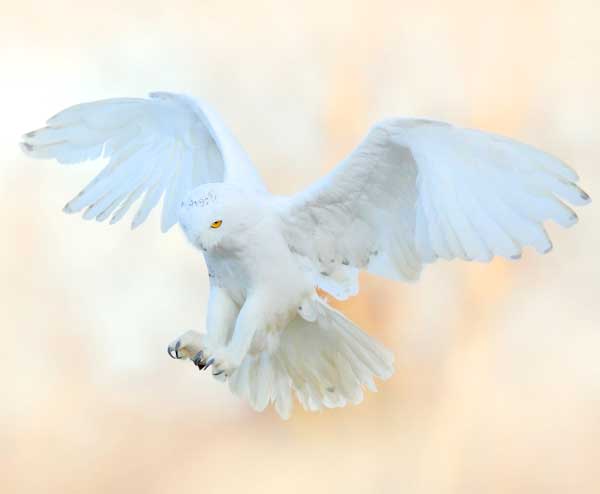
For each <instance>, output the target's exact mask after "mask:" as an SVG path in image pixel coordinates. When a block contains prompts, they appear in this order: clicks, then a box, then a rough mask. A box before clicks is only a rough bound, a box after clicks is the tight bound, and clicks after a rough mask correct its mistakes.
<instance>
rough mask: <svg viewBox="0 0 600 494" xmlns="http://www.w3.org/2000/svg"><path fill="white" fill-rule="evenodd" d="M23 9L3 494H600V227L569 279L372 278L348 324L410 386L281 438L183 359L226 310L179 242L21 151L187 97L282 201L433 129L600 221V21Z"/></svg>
mask: <svg viewBox="0 0 600 494" xmlns="http://www.w3.org/2000/svg"><path fill="white" fill-rule="evenodd" d="M0 3H1V5H0V7H1V9H2V10H1V11H2V14H1V15H2V17H1V18H0V60H1V61H2V76H1V78H0V81H1V83H0V84H1V86H0V87H1V88H2V118H0V127H1V129H0V158H1V163H2V165H1V166H0V180H1V183H0V193H1V196H2V203H3V207H2V208H1V210H0V217H1V223H2V225H3V231H4V235H3V238H2V242H0V280H1V281H0V295H1V302H0V307H1V312H0V336H1V342H2V346H1V350H0V351H1V354H2V357H1V360H0V371H1V372H0V385H1V387H2V402H1V403H0V490H1V491H2V492H3V493H30V492H31V493H33V492H35V493H40V492H44V493H46V492H47V493H54V492H56V493H63V494H64V493H82V492H85V493H107V492H109V493H120V492H144V493H157V494H163V493H170V492H179V491H190V492H206V493H213V492H216V493H227V492H247V493H268V492H286V493H287V492H289V493H303V494H305V493H307V492H308V493H317V492H318V493H320V492H344V493H400V492H402V493H411V494H412V493H419V494H420V493H436V494H437V493H439V494H446V493H482V492H485V493H513V492H515V493H529V494H530V493H566V492H569V493H570V492H577V493H591V492H600V468H599V465H600V358H599V357H600V324H599V323H600V307H599V300H598V295H599V293H600V292H599V289H600V281H599V279H600V262H599V261H598V252H599V247H600V232H599V229H598V221H599V215H600V213H599V210H598V206H597V202H596V203H593V204H592V205H591V206H589V207H587V208H585V209H582V210H580V211H579V213H580V217H581V222H580V224H579V225H578V226H577V227H575V228H574V229H572V230H570V231H563V230H559V229H558V228H554V227H550V231H551V234H552V237H553V240H554V243H555V249H554V251H553V252H552V253H551V254H550V255H547V256H543V257H542V256H537V255H534V254H533V253H532V252H530V251H528V252H527V253H526V255H525V256H524V259H523V260H522V261H521V262H518V263H510V262H506V261H503V260H496V261H494V262H493V263H491V264H490V265H467V264H459V263H445V264H444V263H441V264H438V265H435V266H432V267H430V268H429V269H428V270H427V271H426V273H425V274H424V276H423V279H422V281H421V282H420V283H419V284H417V285H400V284H395V283H391V282H385V281H382V280H380V279H375V278H374V277H370V276H364V277H363V279H362V286H363V291H362V292H361V293H360V295H359V296H358V297H356V298H355V299H353V300H351V301H349V302H346V303H344V304H342V305H341V307H342V308H343V310H344V311H345V312H346V313H347V314H348V315H349V316H350V317H352V318H353V319H354V320H355V321H357V322H358V323H359V324H360V325H361V326H363V327H364V328H366V329H367V330H368V331H369V332H371V333H372V334H375V335H377V337H378V338H380V339H381V340H382V341H384V342H385V343H386V345H387V346H389V347H390V348H392V349H393V350H394V352H395V354H396V357H397V372H396V375H395V376H394V377H393V378H392V379H391V380H390V381H388V382H386V383H383V384H382V385H381V387H380V392H379V393H377V394H369V395H368V396H367V397H366V399H365V402H364V403H363V404H361V405H360V406H358V407H351V408H346V409H343V410H329V411H326V412H324V413H321V414H315V415H310V414H308V413H305V412H303V411H301V410H299V409H298V408H297V409H296V413H295V414H294V415H293V417H292V419H291V420H290V421H288V422H283V421H281V420H280V419H279V418H278V417H277V416H276V415H275V414H274V413H273V412H272V411H270V410H269V411H268V412H266V413H263V414H256V413H254V412H252V411H251V410H249V409H248V407H247V406H246V404H245V403H243V402H241V401H238V400H237V399H236V398H234V397H233V396H231V395H230V393H229V391H228V390H227V389H226V388H225V387H224V386H222V385H220V384H219V383H216V382H213V380H212V379H210V378H209V376H207V375H201V374H199V373H198V372H197V371H195V369H194V368H193V366H191V365H189V364H184V363H180V362H174V361H172V360H171V359H169V358H168V356H167V354H166V351H165V348H166V345H167V343H168V342H169V341H171V340H172V339H173V338H174V337H176V336H178V335H179V334H180V333H182V332H183V331H184V330H187V329H190V328H202V326H203V318H204V311H205V304H206V290H207V276H206V272H205V268H204V265H203V261H202V258H201V256H200V255H199V254H198V253H197V252H195V251H193V250H192V248H191V247H189V246H188V245H186V243H185V242H184V241H183V238H182V235H181V234H180V233H179V231H177V230H176V229H174V230H173V231H172V232H171V233H169V234H168V235H164V236H163V235H161V234H160V233H159V229H158V222H157V220H156V218H155V217H154V216H153V218H152V220H151V221H150V223H149V224H147V225H145V226H144V227H143V228H141V229H139V230H136V231H135V232H133V233H132V232H130V231H129V228H128V224H126V222H124V223H122V224H119V225H118V226H115V227H108V226H107V225H106V224H101V225H98V224H95V223H89V222H84V221H82V220H81V219H79V218H77V217H73V216H67V215H64V214H62V213H61V208H62V206H63V204H64V203H65V202H66V201H67V199H69V198H70V197H71V196H72V195H74V194H75V193H76V192H77V191H78V190H79V188H80V186H82V185H83V184H84V182H85V181H86V180H87V179H89V178H90V177H91V176H92V175H94V174H95V171H96V170H95V169H94V170H92V169H91V168H93V167H90V166H87V167H86V166H83V167H62V168H61V167H58V166H57V165H55V164H54V163H50V162H33V161H29V160H27V159H25V158H24V157H23V156H21V154H20V152H19V150H18V147H17V142H18V140H19V136H20V134H22V133H23V132H26V131H29V130H31V129H33V128H36V127H38V126H41V124H43V122H44V121H45V119H46V118H48V117H49V116H51V115H52V114H54V113H55V112H57V111H58V110H60V109H62V108H64V107H66V106H69V105H71V104H74V103H78V102H82V101H88V100H94V99H100V98H106V97H114V96H142V95H144V94H145V93H147V92H148V91H151V90H172V91H183V92H188V93H191V94H195V95H198V96H201V97H203V98H206V99H208V100H209V101H211V102H212V103H213V104H214V106H216V107H217V108H218V109H219V111H220V112H221V113H222V114H223V116H224V118H225V120H226V121H227V122H228V123H229V124H230V125H231V127H232V128H233V129H234V131H235V133H236V134H237V136H238V137H239V139H240V140H241V142H242V143H243V145H244V146H245V147H246V148H247V150H248V151H249V152H250V154H251V156H253V158H254V159H255V161H256V163H257V164H258V166H259V168H260V170H261V172H262V173H263V175H264V176H265V177H266V179H267V181H268V183H269V185H270V186H271V188H272V190H273V191H276V192H281V193H284V192H292V191H297V190H299V189H301V188H302V187H304V186H305V185H306V184H308V183H310V182H311V181H313V180H314V179H315V178H317V177H318V176H320V175H322V174H323V173H324V172H325V171H326V170H328V169H329V168H330V167H332V166H333V165H334V164H335V163H336V162H337V161H338V160H339V159H341V158H342V157H343V156H344V155H345V154H346V153H347V152H349V151H350V149H351V148H352V147H353V146H354V145H355V144H356V143H357V142H358V140H359V139H360V138H361V137H362V135H363V134H364V133H365V132H366V130H367V128H368V126H369V125H370V124H372V123H374V122H375V121H376V120H377V119H379V118H381V117H384V116H390V115H418V116H428V117H433V118H436V119H442V120H448V121H452V122H455V123H457V124H461V125H465V126H470V127H479V128H483V129H487V130H492V131H495V132H499V133H503V134H506V135H509V136H512V137H515V138H518V139H520V140H523V141H526V142H529V143H531V144H534V145H537V146H538V147H541V148H543V149H546V150H547V151H550V152H552V153H553V154H555V155H557V156H559V157H561V158H562V159H564V160H565V161H567V162H568V163H570V164H572V165H573V166H574V167H575V168H576V169H577V170H578V172H579V173H580V175H581V177H582V180H583V186H584V188H585V189H587V191H588V192H589V193H590V194H591V195H592V197H594V198H595V199H596V200H598V199H600V198H599V197H598V196H599V195H600V194H598V193H597V191H598V190H599V189H600V171H599V170H598V168H597V163H598V162H599V161H600V148H599V145H598V138H599V136H600V123H599V122H600V120H599V118H598V116H599V115H600V99H599V98H598V92H599V89H598V88H599V87H600V55H599V53H600V30H599V29H598V24H599V22H600V6H599V4H598V2H597V1H596V0H569V1H567V0H565V1H537V0H527V1H525V2H524V1H523V0H503V1H494V2H481V1H471V0H454V1H452V2H433V1H418V2H417V1H412V0H389V1H385V0H381V1H375V0H369V1H360V2H348V1H339V0H335V1H323V0H321V1H308V2H275V1H264V2H260V1H252V2H243V1H239V2H227V1H196V2H193V1H189V2H181V1H177V0H173V1H170V2H157V1H154V0H145V1H141V0H136V1H133V2H127V1H123V0H120V1H114V0H104V1H102V2H94V3H93V4H90V5H88V6H84V4H83V3H82V2H74V1H73V2H67V1H64V0H58V1H56V0H55V1H52V2H27V1H21V2H7V1H2V2H0Z"/></svg>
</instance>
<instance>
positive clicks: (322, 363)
mask: <svg viewBox="0 0 600 494" xmlns="http://www.w3.org/2000/svg"><path fill="white" fill-rule="evenodd" d="M310 312H311V314H310V317H309V319H311V320H310V321H309V320H307V317H306V314H302V316H301V315H298V316H297V317H296V318H295V319H294V320H292V322H291V323H290V324H289V325H288V327H287V328H286V329H285V330H283V331H281V332H280V333H278V334H276V335H274V337H275V338H277V341H276V342H275V344H273V345H267V346H269V347H271V348H272V349H271V350H264V351H262V352H260V353H255V354H252V353H250V354H248V355H247V356H246V358H245V359H244V361H243V362H242V364H241V366H240V367H239V368H238V369H237V370H236V371H235V372H234V373H233V374H232V375H231V376H230V379H229V384H230V388H231V391H232V392H233V393H235V394H237V395H238V396H241V397H243V398H245V399H247V400H248V402H249V403H250V405H251V406H252V408H254V409H255V410H257V411H262V410H264V409H265V408H266V407H267V406H268V404H269V403H273V404H274V406H275V409H276V410H277V413H279V415H280V416H281V417H282V418H284V419H287V418H289V416H290V413H291V410H292V394H295V395H296V397H297V398H298V401H300V403H301V404H302V406H303V407H304V408H305V409H306V410H310V411H317V410H321V409H323V408H334V407H343V406H346V405H347V404H348V403H352V404H357V403H360V402H361V401H362V399H363V388H364V387H365V388H367V389H369V390H371V391H376V387H375V383H374V381H373V378H374V376H377V377H379V378H381V379H387V378H389V377H390V376H391V375H392V374H393V372H394V367H393V362H394V357H393V354H392V353H391V352H390V351H389V350H387V349H386V348H384V347H383V345H381V344H380V343H379V342H377V341H375V340H374V339H373V338H371V337H370V336H369V335H367V334H366V333H364V332H363V331H362V330H361V329H360V328H359V327H357V326H356V325H354V324H353V323H352V322H351V321H349V320H348V319H346V317H344V316H343V315H342V314H341V313H340V312H338V311H337V310H335V309H333V308H331V307H329V306H328V305H327V303H326V302H324V301H323V300H321V299H318V298H315V299H314V300H313V301H312V307H311V311H310Z"/></svg>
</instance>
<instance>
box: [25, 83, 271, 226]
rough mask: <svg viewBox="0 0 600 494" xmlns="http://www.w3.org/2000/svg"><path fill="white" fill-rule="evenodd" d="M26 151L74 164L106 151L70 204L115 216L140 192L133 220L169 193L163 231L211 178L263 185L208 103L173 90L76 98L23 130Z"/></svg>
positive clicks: (89, 213)
mask: <svg viewBox="0 0 600 494" xmlns="http://www.w3.org/2000/svg"><path fill="white" fill-rule="evenodd" d="M21 147H22V149H23V151H24V152H25V153H26V154H27V155H29V156H31V157H33V158H41V159H49V158H54V159H56V160H57V161H58V162H59V163H64V164H71V163H78V162H82V161H86V160H93V159H96V158H100V157H104V158H106V160H107V163H106V166H105V167H104V169H103V170H102V171H101V172H100V174H99V175H98V176H97V177H96V178H95V179H94V180H92V181H91V182H90V183H89V184H88V186H87V187H86V188H85V189H83V190H82V191H81V192H80V193H79V194H78V195H77V196H76V197H74V198H73V199H72V200H71V201H69V202H68V203H67V205H66V206H65V211H66V212H68V213H76V212H79V211H81V210H83V209H85V212H84V213H83V217H84V218H86V219H92V218H96V219H97V220H98V221H103V220H105V219H106V218H108V217H109V216H110V217H111V220H110V222H111V224H112V223H115V222H117V221H119V220H120V219H121V218H123V216H124V215H125V213H126V212H127V211H128V210H129V208H130V207H131V206H132V205H133V204H134V203H135V202H136V201H138V199H141V205H140V207H139V209H138V211H137V213H136V215H135V216H134V218H133V221H132V224H131V226H132V228H135V227H137V226H138V225H140V224H141V223H143V222H144V221H145V220H146V218H147V216H148V214H149V213H150V211H151V210H152V209H153V208H154V207H155V206H156V205H157V204H158V202H159V201H160V199H161V197H163V195H164V201H163V209H162V221H161V228H162V231H167V230H168V229H169V228H171V227H172V226H173V225H174V224H175V223H176V222H177V207H178V205H179V203H180V201H181V200H182V199H183V198H184V197H185V195H186V193H187V192H188V191H190V190H192V189H194V188H195V187H197V186H199V185H201V184H204V183H207V182H229V183H237V184H239V185H241V186H242V187H245V188H252V189H255V190H264V185H263V183H262V181H261V179H260V177H259V176H258V173H257V172H256V169H255V168H254V165H253V164H252V162H251V161H250V158H249V157H248V155H247V154H246V153H245V151H244V150H243V149H242V147H241V146H240V144H239V143H238V142H237V140H236V139H235V137H234V136H233V135H232V134H231V132H230V131H229V129H228V128H227V126H226V125H225V124H224V123H223V121H222V120H221V118H220V116H219V115H218V113H217V112H216V111H214V110H213V109H212V108H211V107H210V106H209V105H208V104H207V103H205V102H203V101H200V100H194V99H192V98H190V97H188V96H185V95H181V94H174V93H165V92H157V93H150V97H149V98H114V99H108V100H102V101H94V102H91V103H82V104H80V105H75V106H72V107H70V108H67V109H66V110H63V111H62V112H60V113H58V114H57V115H55V116H54V117H52V118H51V119H50V120H48V122H47V126H46V127H44V128H42V129H39V130H35V131H33V132H29V133H28V134H25V135H24V136H23V142H22V144H21Z"/></svg>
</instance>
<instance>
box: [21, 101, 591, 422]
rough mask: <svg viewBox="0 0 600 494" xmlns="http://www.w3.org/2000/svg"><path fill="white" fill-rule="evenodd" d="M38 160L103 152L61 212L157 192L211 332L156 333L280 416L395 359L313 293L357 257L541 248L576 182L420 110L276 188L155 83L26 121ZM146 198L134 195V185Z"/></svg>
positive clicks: (197, 113) (316, 405) (342, 284)
mask: <svg viewBox="0 0 600 494" xmlns="http://www.w3.org/2000/svg"><path fill="white" fill-rule="evenodd" d="M21 145H22V149H23V150H24V152H25V153H26V154H28V155H29V156H31V157H33V158H41V159H49V158H54V159H56V160H57V161H59V162H60V163H77V162H82V161H86V160H91V159H96V158H100V157H104V158H106V160H107V163H106V166H105V167H104V169H102V171H101V172H100V173H99V175H98V176H97V177H96V178H95V179H94V180H92V182H91V183H90V184H89V185H88V186H87V187H85V188H84V189H83V190H82V191H81V192H80V193H79V194H78V195H77V196H76V197H75V198H73V199H72V200H71V201H69V202H68V203H67V205H66V206H65V208H64V211H65V212H67V213H76V212H80V211H82V210H83V209H84V208H85V212H84V213H83V217H84V218H85V219H92V218H95V219H96V220H98V221H103V220H106V219H107V218H109V217H110V223H111V224H112V223H116V222H117V221H119V220H120V219H121V218H123V216H124V215H125V214H126V213H127V211H128V210H129V209H130V208H131V206H132V205H133V204H134V203H135V202H136V201H137V200H138V199H142V200H141V205H140V207H139V209H138V210H137V213H136V214H135V216H134V217H133V222H132V225H131V226H132V228H135V227H137V226H139V225H140V224H141V223H143V222H144V221H145V219H146V218H147V216H148V214H149V212H150V211H151V210H152V209H153V208H154V207H155V206H156V205H157V204H158V202H159V200H160V199H161V197H163V206H162V220H161V228H162V231H163V232H166V231H167V230H169V229H170V228H171V227H172V226H173V225H174V224H175V223H179V225H180V227H181V229H182V230H183V232H184V233H185V236H186V237H187V239H188V240H189V242H190V243H191V244H192V245H193V246H194V247H196V248H197V249H198V250H199V251H200V252H202V254H203V255H204V259H205V261H206V265H207V269H208V275H209V284H210V292H209V301H208V310H207V320H206V331H205V332H202V333H200V332H196V331H188V332H186V333H184V334H183V335H182V336H180V337H179V338H178V339H176V340H175V341H174V342H173V343H171V345H169V347H168V353H169V354H170V355H171V356H172V357H174V358H178V359H188V360H190V361H192V362H193V363H194V364H195V365H196V366H198V367H199V368H200V369H210V372H211V373H212V375H213V376H215V378H216V379H219V380H221V381H224V382H227V383H228V384H229V387H230V389H231V391H233V392H234V393H235V394H237V395H239V396H240V397H243V398H245V399H246V400H247V401H248V402H249V403H250V405H251V406H252V408H254V409H255V410H259V411H260V410H263V409H265V408H266V407H267V406H268V405H269V404H270V403H271V404H273V405H274V407H275V409H276V411H277V412H278V413H279V415H280V416H281V417H283V418H287V417H288V416H289V415H290V412H291V409H292V401H293V399H292V397H293V396H294V395H295V396H296V397H297V399H298V400H299V402H300V403H301V404H302V405H303V406H304V407H305V408H306V409H308V410H320V409H322V408H324V407H342V406H344V405H346V404H348V403H358V402H360V401H361V400H362V397H363V389H364V388H367V389H370V390H375V382H374V378H375V377H377V378H380V379H386V378H389V377H390V376H391V375H392V373H393V370H394V369H393V360H394V359H393V355H392V353H391V352H390V351H388V350H387V349H386V348H384V347H383V346H382V345H381V344H380V343H378V342H377V341H375V340H374V339H373V338H371V337H370V336H368V335H367V334H366V333H364V332H363V331H362V330H361V329H360V328H358V327H357V326H356V325H354V324H353V323H352V322H351V321H349V320H348V319H347V318H346V317H344V316H343V315H342V314H341V313H340V312H339V311H337V310H335V309H333V308H332V307H330V306H329V305H328V304H327V302H326V301H325V300H324V299H323V298H321V297H320V296H319V295H318V292H317V288H320V289H321V290H322V291H323V292H326V293H328V294H330V295H332V296H333V297H335V298H337V299H346V298H348V297H349V296H352V295H355V294H356V293H357V292H358V272H359V270H361V269H364V270H367V271H369V272H371V273H375V274H378V275H381V276H384V277H387V278H392V279H396V280H401V281H413V280H416V279H418V277H419V274H420V273H421V270H422V269H423V266H424V265H426V264H429V263H432V262H434V261H435V260H436V259H438V258H443V259H448V260H449V259H454V258H459V259H463V260H467V261H482V262H487V261H489V260H491V259H492V258H493V257H494V256H503V257H506V258H510V259H517V258H519V257H520V256H521V251H522V249H523V247H525V246H526V245H529V246H533V247H534V248H535V249H536V250H537V251H539V252H541V253H546V252H548V251H549V250H550V249H551V248H552V244H551V243H550V239H549V238H548V235H547V234H546V231H545V230H544V226H543V222H544V220H547V219H552V220H554V221H555V222H557V223H558V224H560V225H562V226H564V227H568V226H571V225H573V224H574V223H575V222H576V221H577V216H576V214H575V213H574V212H573V211H572V210H571V208H570V207H569V206H567V205H566V204H565V203H566V202H569V203H571V204H573V205H583V204H586V203H588V202H589V200H590V198H589V196H588V195H587V194H586V193H585V192H583V191H582V190H581V189H580V188H579V187H577V186H576V185H575V182H576V181H577V179H578V177H577V175H576V173H575V172H574V171H573V170H571V169H570V168H569V167H568V166H567V165H565V164H564V163H562V162H561V161H559V160H558V159H556V158H553V157H551V156H549V155H547V154H545V153H543V152H541V151H539V150H537V149H535V148H532V147H530V146H528V145H525V144H521V143H519V142H515V141H513V140H511V139H508V138H505V137H501V136H499V135H494V134H490V133H486V132H481V131H477V130H467V129H461V128H457V127H454V126H452V125H449V124H446V123H442V122H437V121H431V120H423V119H411V118H392V119H389V120H384V121H382V122H380V123H377V124H376V125H375V126H374V127H373V128H372V129H371V130H370V131H369V133H368V134H367V136H366V137H365V138H364V140H363V141H362V142H361V143H360V144H359V145H358V147H357V148H356V149H355V150H354V151H353V152H352V153H351V154H350V155H349V156H348V157H347V158H346V159H345V160H343V161H342V162H341V163H340V164H339V165H338V166H337V167H336V168H335V169H334V170H333V171H332V172H331V173H329V174H328V175H327V176H325V177H324V178H323V179H321V180H319V181H318V182H316V183H315V184H313V185H312V186H310V187H309V188H308V189H307V190H305V191H303V192H300V193H298V194H296V195H293V196H290V197H287V196H277V195H273V194H270V193H269V192H268V191H267V188H266V187H265V185H264V183H263V181H262V180H261V178H260V176H259V174H258V173H257V171H256V169H255V168H254V166H253V164H252V162H251V161H250V158H249V157H248V156H247V154H246V153H245V152H244V150H243V149H242V147H241V146H240V144H239V143H238V142H237V141H236V139H235V138H234V137H233V135H232V134H231V133H230V131H229V130H228V128H227V127H226V126H225V124H224V123H223V121H222V120H221V118H220V117H219V115H218V114H217V113H216V112H215V111H214V110H213V109H212V108H211V107H210V106H209V105H207V104H206V103H204V102H202V101H199V100H194V99H192V98H190V97H188V96H183V95H178V94H171V93H165V92H158V93H151V94H150V95H149V98H147V99H144V98H117V99H109V100H104V101H97V102H92V103H84V104H80V105H76V106H73V107H70V108H68V109H66V110H64V111H62V112H60V113H58V114H57V115H55V116H54V117H52V118H50V120H48V122H47V126H46V127H44V128H42V129H40V130H36V131H33V132H30V133H28V134H25V136H24V137H23V142H22V144H21ZM142 196H143V198H142Z"/></svg>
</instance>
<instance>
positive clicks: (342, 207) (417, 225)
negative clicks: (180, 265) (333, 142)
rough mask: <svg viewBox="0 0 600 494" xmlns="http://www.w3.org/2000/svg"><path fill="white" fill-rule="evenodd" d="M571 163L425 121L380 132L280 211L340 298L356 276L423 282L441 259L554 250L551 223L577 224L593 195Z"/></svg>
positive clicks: (292, 240) (390, 124) (299, 247)
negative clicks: (365, 273) (429, 266)
mask: <svg viewBox="0 0 600 494" xmlns="http://www.w3.org/2000/svg"><path fill="white" fill-rule="evenodd" d="M577 179H578V178H577V175H576V174H575V172H574V171H573V170H571V169H570V168H569V167H568V166H567V165H565V164H564V163H562V162H561V161H559V160H558V159H556V158H553V157H552V156H549V155H547V154H545V153H543V152H541V151H539V150H537V149H535V148H532V147H530V146H527V145H525V144H521V143H519V142H516V141H514V140H511V139H508V138H505V137H501V136H498V135H494V134H490V133H486V132H481V131H477V130H468V129H461V128H457V127H453V126H451V125H448V124H445V123H441V122H433V121H427V120H415V119H392V120H387V121H384V122H381V123H379V124H377V125H376V126H375V127H374V128H373V129H372V130H371V131H370V132H369V134H368V135H367V136H366V138H365V139H364V140H363V141H362V142H361V143H360V145H359V146H358V147H357V148H356V149H355V150H354V151H353V152H352V153H351V154H350V155H349V156H348V157H347V158H346V159H345V160H344V161H343V162H342V163H340V164H339V165H338V166H337V168H335V169H334V170H333V171H332V172H331V173H329V174H328V175H327V176H325V177H324V178H323V179H321V180H320V181H318V182H317V183H315V184H313V186H311V187H309V188H308V189H307V190H306V191H304V192H301V193H299V194H297V195H295V196H292V197H291V198H290V199H289V200H287V201H285V202H284V204H283V206H282V211H281V218H282V222H283V225H284V235H285V237H286V239H287V242H288V244H289V245H290V248H291V249H292V251H293V252H296V253H297V254H299V255H300V256H303V257H305V258H307V259H309V260H310V261H311V262H312V264H313V265H314V266H315V272H316V283H317V284H318V285H319V286H320V287H321V288H323V289H324V290H326V291H328V292H330V293H332V294H333V295H334V296H336V297H338V298H345V296H347V295H351V294H353V293H354V292H356V290H357V285H356V281H355V280H356V272H357V270H358V269H366V270H369V271H371V272H374V273H377V274H380V275H383V276H385V277H388V278H395V279H400V280H414V279H417V278H418V276H419V273H420V271H421V269H422V267H423V264H424V263H431V262H433V261H435V260H436V259H438V258H443V259H454V258H459V259H463V260H467V261H471V260H473V261H489V260H490V259H492V257H494V256H503V257H507V258H518V257H519V256H520V255H521V250H522V249H523V247H525V246H526V245H530V246H533V247H535V248H536V249H537V250H538V251H539V252H542V253H545V252H547V251H548V250H550V248H551V246H552V244H551V243H550V240H549V238H548V235H547V234H546V231H545V230H544V225H543V222H544V221H545V220H547V219H552V220H554V221H555V222H557V223H558V224H560V225H562V226H565V227H568V226H571V225H573V224H574V223H575V222H576V221H577V216H576V214H575V213H574V212H573V211H572V210H571V208H569V207H568V206H567V205H566V204H565V202H570V203H571V204H574V205H582V204H586V203H587V202H588V201H589V196H588V195H587V194H586V193H585V192H583V191H582V190H581V189H579V187H577V186H576V185H575V183H574V182H576V181H577Z"/></svg>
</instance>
